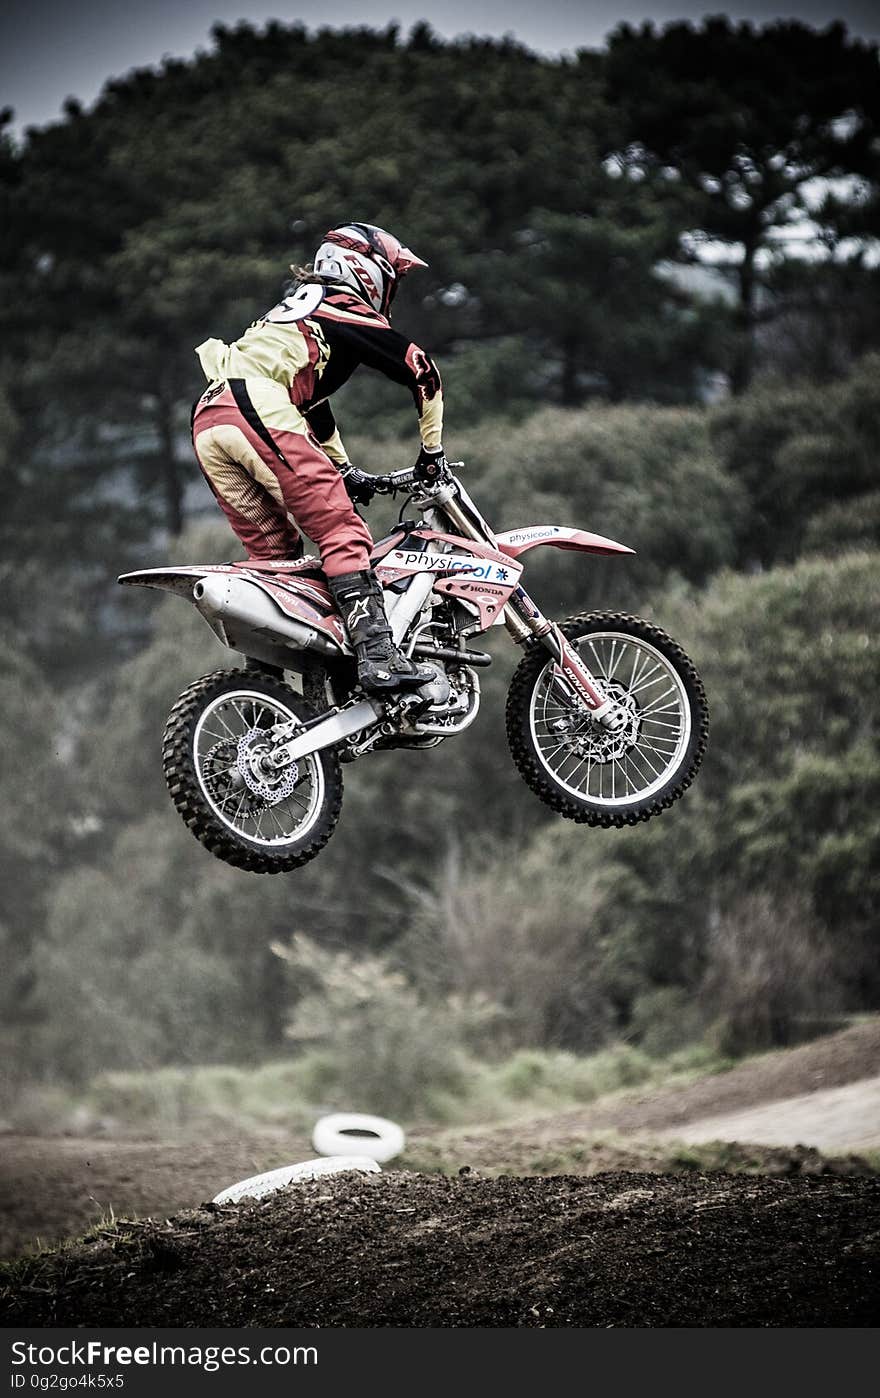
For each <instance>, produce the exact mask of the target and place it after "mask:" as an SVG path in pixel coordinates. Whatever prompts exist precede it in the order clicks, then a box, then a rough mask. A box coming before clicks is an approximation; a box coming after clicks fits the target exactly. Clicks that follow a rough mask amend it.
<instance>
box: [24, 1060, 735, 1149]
mask: <svg viewBox="0 0 880 1398" xmlns="http://www.w3.org/2000/svg"><path fill="white" fill-rule="evenodd" d="M728 1066H730V1065H729V1061H728V1060H726V1059H722V1058H720V1057H719V1056H718V1055H717V1054H714V1053H712V1052H711V1051H709V1050H707V1049H705V1048H704V1047H702V1046H697V1047H695V1048H693V1049H688V1050H684V1051H680V1052H678V1053H676V1054H673V1055H672V1056H670V1057H667V1058H663V1059H652V1058H649V1057H648V1056H647V1055H646V1054H644V1053H642V1052H640V1051H639V1050H638V1049H635V1048H633V1047H631V1046H630V1045H627V1044H619V1045H616V1046H613V1047H611V1048H608V1049H604V1050H602V1052H600V1053H596V1054H592V1055H590V1056H588V1057H579V1056H578V1055H576V1054H571V1053H564V1052H561V1051H549V1050H537V1049H522V1050H519V1051H518V1052H517V1053H514V1054H513V1055H511V1056H510V1057H509V1058H507V1059H504V1060H503V1061H502V1062H499V1063H487V1062H480V1061H478V1060H476V1059H470V1060H468V1062H467V1072H466V1075H465V1079H466V1086H465V1090H464V1092H461V1093H451V1092H449V1091H444V1090H442V1088H438V1087H437V1086H436V1085H433V1084H426V1090H425V1092H424V1094H423V1095H422V1098H421V1100H422V1108H421V1111H420V1113H419V1119H418V1120H417V1121H415V1120H411V1119H409V1117H408V1114H407V1115H401V1119H402V1121H403V1124H404V1126H405V1127H406V1128H407V1129H409V1130H413V1129H416V1128H417V1127H420V1126H429V1125H435V1124H437V1123H442V1124H443V1125H445V1126H449V1127H455V1126H466V1125H468V1124H472V1123H476V1122H481V1123H485V1122H487V1121H498V1122H504V1121H509V1120H515V1119H516V1118H518V1117H522V1116H526V1115H540V1114H541V1113H544V1112H553V1111H558V1110H560V1109H565V1108H566V1107H576V1106H578V1105H582V1104H584V1103H587V1102H594V1101H596V1100H597V1099H598V1098H599V1097H605V1096H607V1095H609V1094H610V1093H616V1092H620V1091H624V1090H626V1089H628V1088H632V1087H639V1086H642V1085H652V1086H656V1085H660V1084H667V1083H669V1084H672V1083H681V1082H685V1081H688V1080H690V1079H691V1078H693V1077H696V1076H702V1075H703V1074H705V1073H707V1072H720V1071H723V1070H724V1069H725V1068H727V1067H728ZM336 1079H337V1073H336V1069H335V1065H334V1063H333V1060H332V1058H331V1056H330V1055H328V1054H326V1053H324V1052H318V1051H314V1050H312V1051H308V1052H305V1053H303V1054H301V1055H300V1056H298V1057H297V1058H291V1059H285V1060H283V1061H279V1062H270V1063H265V1064H262V1065H260V1066H259V1067H255V1068H240V1067H233V1066H205V1067H193V1068H160V1069H156V1070H153V1071H150V1072H141V1073H138V1072H105V1073H101V1074H99V1075H98V1076H97V1077H96V1078H95V1079H94V1080H93V1081H92V1082H91V1083H90V1084H89V1085H88V1087H87V1088H85V1089H84V1090H83V1091H82V1092H79V1093H65V1092H63V1091H62V1090H60V1089H58V1088H51V1089H35V1090H33V1091H32V1092H31V1093H29V1094H28V1096H27V1097H26V1098H23V1099H21V1101H20V1102H19V1103H18V1104H17V1105H16V1106H14V1107H13V1108H12V1109H11V1110H10V1111H9V1112H8V1114H7V1119H8V1121H9V1124H10V1125H11V1126H12V1127H13V1129H15V1130H18V1131H23V1132H29V1133H34V1134H52V1133H53V1132H54V1131H73V1132H76V1133H77V1134H82V1135H90V1134H95V1133H106V1134H108V1135H112V1134H117V1133H118V1134H126V1133H137V1134H138V1135H160V1136H165V1135H174V1136H180V1137H186V1136H188V1135H205V1134H211V1133H215V1134H220V1133H223V1132H226V1131H229V1130H235V1131H248V1130H257V1131H258V1130H262V1129H268V1130H284V1131H291V1132H297V1133H300V1132H301V1133H303V1134H309V1133H310V1132H311V1129H312V1127H313V1125H314V1123H315V1121H316V1120H317V1118H318V1117H319V1116H322V1115H324V1114H326V1113H327V1112H333V1111H375V1112H378V1113H379V1114H380V1115H388V1116H394V1115H395V1109H394V1103H393V1102H390V1103H378V1104H377V1103H370V1102H352V1101H350V1100H344V1099H343V1098H342V1096H341V1094H340V1092H339V1090H338V1088H337V1086H336Z"/></svg>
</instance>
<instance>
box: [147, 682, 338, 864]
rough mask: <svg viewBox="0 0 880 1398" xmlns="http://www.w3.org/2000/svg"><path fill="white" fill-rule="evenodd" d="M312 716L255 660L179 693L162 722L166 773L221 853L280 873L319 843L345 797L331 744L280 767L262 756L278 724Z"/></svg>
mask: <svg viewBox="0 0 880 1398" xmlns="http://www.w3.org/2000/svg"><path fill="white" fill-rule="evenodd" d="M314 716H315V712H314V711H313V709H312V708H311V706H310V705H309V704H308V703H307V702H306V701H305V700H304V699H303V698H302V697H301V696H300V695H298V694H296V693H295V692H294V691H293V690H292V689H290V688H288V686H287V685H286V684H284V683H283V682H282V681H281V680H279V679H277V678H275V677H273V676H271V675H268V674H264V673H259V672H254V671H252V670H251V671H244V670H217V671H215V672H214V673H213V674H210V675H204V676H203V677H202V678H201V679H199V680H196V681H195V682H194V683H193V684H191V685H190V686H189V688H188V689H185V690H184V692H183V694H181V696H180V698H179V699H178V700H177V703H176V704H175V705H174V707H173V709H172V710H171V713H170V714H169V716H168V722H167V724H166V726H165V738H164V742H163V747H162V756H163V766H164V770H165V781H166V783H167V786H168V791H169V794H170V796H171V800H172V801H173V802H174V805H175V807H176V808H177V810H178V812H179V813H180V815H181V817H182V818H183V820H184V822H185V824H186V825H187V826H188V827H189V829H190V830H191V831H192V833H193V834H194V835H195V837H196V839H197V840H199V841H201V843H202V844H203V845H204V846H205V848H206V849H208V850H210V851H211V853H212V854H213V855H216V857H217V858H218V859H222V860H224V861H225V863H227V864H232V865H233V866H234V867H235V868H237V869H247V870H249V871H250V872H251V873H256V874H283V873H288V872H289V871H290V870H291V869H297V868H299V867H300V865H302V864H306V863H308V861H309V860H310V859H314V857H315V855H316V854H319V853H320V851H321V850H322V849H323V848H324V846H325V845H326V843H327V841H328V840H329V839H330V836H331V835H332V834H333V831H334V829H335V827H336V822H337V820H338V819H339V812H340V809H341V806H342V773H341V769H340V766H339V759H338V758H337V756H336V754H335V753H334V752H332V751H330V750H328V749H324V750H323V751H321V752H316V753H311V754H309V755H308V756H306V757H302V758H300V759H299V760H298V761H297V762H296V763H292V764H291V765H290V766H289V767H285V768H283V769H281V770H280V771H277V772H275V771H272V770H271V769H267V768H266V767H265V766H264V765H263V764H262V762H261V758H262V757H263V756H264V755H265V754H266V753H268V751H269V750H270V747H271V739H270V730H271V729H272V728H273V727H274V726H275V725H276V724H281V723H288V722H290V721H291V720H292V721H293V722H294V723H304V722H305V721H306V720H308V719H310V718H313V717H314Z"/></svg>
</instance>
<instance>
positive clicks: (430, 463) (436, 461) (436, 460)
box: [413, 446, 446, 485]
mask: <svg viewBox="0 0 880 1398" xmlns="http://www.w3.org/2000/svg"><path fill="white" fill-rule="evenodd" d="M445 469H446V457H445V456H444V455H443V448H442V447H434V448H433V449H431V450H429V449H428V447H425V446H423V447H422V449H421V451H420V452H419V459H418V461H417V462H416V464H415V466H414V467H413V470H414V472H415V478H416V480H417V481H425V482H426V483H427V484H428V485H433V484H434V483H435V482H436V481H438V480H439V479H440V477H441V476H442V475H443V472H444V470H445Z"/></svg>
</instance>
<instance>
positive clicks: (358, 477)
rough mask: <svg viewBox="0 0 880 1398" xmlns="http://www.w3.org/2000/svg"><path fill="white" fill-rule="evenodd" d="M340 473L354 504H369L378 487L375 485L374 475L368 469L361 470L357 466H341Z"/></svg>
mask: <svg viewBox="0 0 880 1398" xmlns="http://www.w3.org/2000/svg"><path fill="white" fill-rule="evenodd" d="M339 474H340V476H341V477H342V480H343V484H344V485H345V488H346V490H347V491H348V498H349V500H350V501H351V503H352V504H353V505H369V503H370V501H371V500H372V498H373V496H374V495H375V494H376V487H375V486H374V485H373V481H372V477H371V476H369V475H368V474H367V472H366V471H359V470H358V468H357V467H356V466H350V465H349V466H340V468H339Z"/></svg>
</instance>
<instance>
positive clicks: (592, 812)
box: [507, 612, 709, 827]
mask: <svg viewBox="0 0 880 1398" xmlns="http://www.w3.org/2000/svg"><path fill="white" fill-rule="evenodd" d="M560 627H561V630H562V631H563V633H564V634H565V636H566V637H567V638H568V640H569V641H570V642H571V643H572V644H573V645H574V647H575V648H576V649H577V650H578V652H579V654H580V655H581V656H582V657H583V660H584V662H585V664H586V665H587V667H588V668H589V670H590V671H591V672H592V673H593V674H594V675H595V676H596V677H597V678H598V679H600V680H601V681H602V682H603V685H604V687H605V688H606V690H608V692H609V693H610V695H611V697H613V698H614V699H616V700H617V701H618V703H621V704H623V705H624V706H625V707H626V708H628V709H629V710H630V713H631V719H630V721H629V723H628V724H627V727H626V730H625V731H624V733H623V734H622V735H612V734H610V733H608V732H607V731H606V730H604V729H602V728H601V726H600V725H598V724H595V723H593V721H592V720H591V719H590V717H589V712H588V710H587V709H586V708H585V707H582V706H580V705H577V706H574V705H573V704H571V703H568V702H567V701H566V699H565V697H564V695H563V694H562V693H561V691H560V690H559V688H558V686H556V685H555V684H554V681H553V674H554V668H555V667H554V662H553V661H552V660H551V658H550V656H549V655H548V653H547V651H546V650H545V649H544V648H543V646H541V645H540V643H539V642H537V641H532V642H530V644H529V647H528V649H527V650H526V653H525V656H524V657H523V659H522V660H521V661H520V664H519V665H518V666H517V668H516V670H515V672H514V675H513V679H512V681H511V685H510V690H509V692H508V696H507V739H508V743H509V745H510V752H511V756H512V757H513V760H514V763H515V764H516V767H517V769H518V771H519V773H520V776H521V777H522V778H523V780H524V781H525V782H526V783H527V785H528V786H530V787H531V789H532V790H533V791H534V792H535V794H536V795H537V796H539V797H540V799H541V800H542V801H543V802H544V804H545V805H547V806H550V807H551V808H552V809H553V810H555V811H557V812H558V813H559V814H560V815H563V816H565V817H566V818H567V819H568V820H574V821H578V822H579V823H581V824H585V825H598V826H606V827H608V826H624V825H636V824H637V823H638V822H639V821H642V820H649V819H650V817H651V816H654V815H659V814H660V812H661V811H664V810H666V809H667V808H668V807H669V806H671V805H672V804H673V802H674V801H677V800H678V798H679V797H680V796H681V795H682V794H683V793H684V792H685V791H686V790H687V788H688V787H689V786H690V784H691V782H692V781H693V779H694V777H695V776H696V774H697V771H698V769H699V766H700V763H701V762H702V760H703V755H704V753H705V751H706V746H707V742H708V735H709V711H708V704H707V702H706V693H705V690H704V689H703V684H702V681H701V680H700V677H699V675H698V674H697V671H696V669H695V667H694V665H693V663H692V662H691V661H690V660H689V659H688V657H687V656H686V655H685V653H684V651H683V650H682V649H681V647H680V646H679V645H677V644H676V642H675V641H673V640H672V638H671V637H670V636H667V635H666V633H665V632H664V631H661V630H660V628H659V627H658V626H654V625H652V623H651V622H648V621H644V620H642V619H641V618H639V617H633V616H627V615H625V614H623V613H618V612H591V613H587V614H584V615H581V616H574V617H569V618H568V619H567V620H566V621H563V622H561V623H560Z"/></svg>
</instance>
